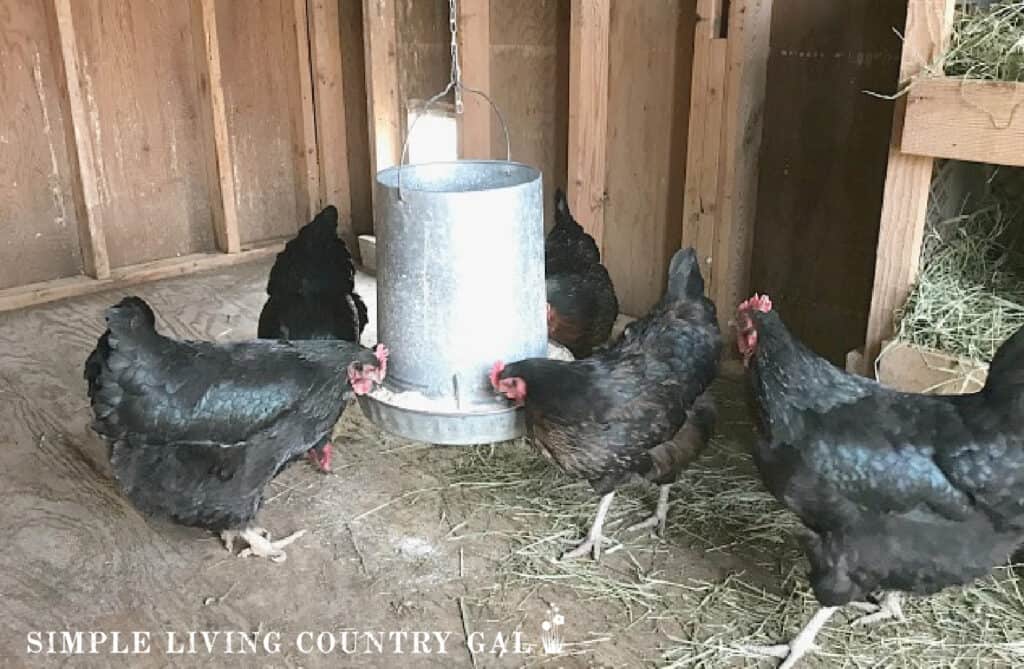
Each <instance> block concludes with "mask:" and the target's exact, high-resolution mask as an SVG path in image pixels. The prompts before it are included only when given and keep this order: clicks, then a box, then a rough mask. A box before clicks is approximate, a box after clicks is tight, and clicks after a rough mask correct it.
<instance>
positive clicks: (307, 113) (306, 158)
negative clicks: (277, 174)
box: [292, 0, 337, 228]
mask: <svg viewBox="0 0 1024 669" xmlns="http://www.w3.org/2000/svg"><path fill="white" fill-rule="evenodd" d="M313 2H314V10H315V6H316V5H318V4H319V5H322V4H323V3H322V2H317V0H313ZM292 6H293V10H292V12H293V15H294V19H295V47H296V53H297V54H298V61H299V73H298V75H299V104H297V105H295V106H294V107H293V109H294V113H295V114H296V115H297V116H298V117H299V118H298V119H297V120H296V124H295V125H296V127H298V128H299V129H300V132H301V136H300V137H299V142H298V147H297V148H298V150H297V152H296V167H297V169H296V172H297V173H298V174H300V175H303V176H304V177H305V179H304V181H305V188H304V189H303V190H304V191H305V198H304V199H305V201H306V211H305V215H304V216H303V217H302V220H301V221H296V228H298V227H299V226H300V225H303V224H304V223H305V221H308V220H310V219H312V218H313V215H314V214H315V213H316V212H317V211H319V210H320V207H321V206H322V205H323V203H324V196H323V187H322V184H321V180H320V165H319V158H320V156H319V155H318V152H317V144H318V142H317V120H318V118H317V116H316V115H315V113H314V110H313V99H314V95H313V72H314V70H315V68H316V63H315V62H314V59H315V58H316V49H315V47H313V45H312V44H311V40H310V32H309V29H310V24H311V22H310V18H311V12H310V8H309V6H308V5H307V0H292ZM312 18H313V21H312V26H313V28H314V30H316V28H317V23H316V17H315V16H313V17H312ZM335 32H337V30H335Z"/></svg>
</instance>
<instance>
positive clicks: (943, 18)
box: [858, 0, 954, 376]
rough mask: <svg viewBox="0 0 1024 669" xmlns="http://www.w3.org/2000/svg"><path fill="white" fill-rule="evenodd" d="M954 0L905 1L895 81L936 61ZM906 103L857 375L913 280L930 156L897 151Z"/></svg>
mask: <svg viewBox="0 0 1024 669" xmlns="http://www.w3.org/2000/svg"><path fill="white" fill-rule="evenodd" d="M953 6H954V0H907V23H906V28H905V30H904V33H903V35H904V41H903V55H902V56H901V58H900V82H908V81H910V80H911V79H912V78H914V77H915V76H917V75H918V74H919V73H920V72H921V71H922V69H923V68H924V67H925V66H927V65H929V64H931V63H933V62H936V61H937V60H938V58H939V57H940V56H941V54H942V52H943V50H944V49H945V47H946V44H947V42H948V39H949V33H950V30H951V29H952V25H953ZM905 103H906V101H905V100H903V101H902V102H901V103H900V104H897V109H896V111H895V112H894V118H893V128H892V138H891V140H890V145H889V165H888V168H887V170H886V175H885V187H884V190H883V194H882V216H881V221H880V224H879V230H878V250H877V252H876V254H875V280H874V287H873V289H872V293H871V309H870V311H869V312H868V326H867V333H866V335H865V344H864V356H863V358H862V359H861V369H860V370H858V371H860V373H862V374H865V375H868V376H873V375H874V362H875V358H877V357H878V354H879V352H880V351H881V346H882V340H883V339H885V338H887V337H889V336H890V334H891V333H892V330H893V316H894V314H895V311H896V309H897V308H899V307H900V306H901V305H902V304H903V303H904V302H905V301H906V299H907V295H908V294H909V293H910V287H911V286H912V285H913V283H914V281H915V280H916V279H917V268H918V263H919V261H920V258H921V240H922V238H923V236H924V226H925V222H926V219H927V216H928V195H929V192H930V189H931V180H932V158H930V157H923V156H915V155H910V154H905V153H902V152H901V151H900V150H899V141H900V137H901V136H902V134H903V118H904V114H905V108H904V105H905Z"/></svg>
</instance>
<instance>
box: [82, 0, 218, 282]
mask: <svg viewBox="0 0 1024 669" xmlns="http://www.w3.org/2000/svg"><path fill="white" fill-rule="evenodd" d="M70 7H71V19H72V22H73V25H74V29H73V33H74V36H75V40H76V45H75V48H76V49H77V57H78V66H77V67H68V68H67V69H68V70H69V71H75V70H77V71H78V72H79V75H80V77H79V82H78V83H79V86H78V90H79V91H80V93H81V110H80V111H81V115H79V114H73V115H72V116H73V117H76V116H80V118H79V119H77V120H76V125H78V124H79V123H84V124H85V127H84V129H85V130H86V131H87V133H88V137H89V139H90V141H91V143H92V147H93V150H92V152H91V156H90V155H89V152H88V151H86V152H85V153H82V152H80V155H79V162H80V164H81V171H82V176H83V183H84V182H85V179H86V175H89V174H91V175H93V177H94V178H95V189H96V192H95V197H96V202H95V203H94V204H93V205H92V206H91V210H92V211H95V212H97V214H98V215H99V216H100V218H99V219H98V220H99V221H101V222H102V229H103V233H104V235H105V236H106V242H107V250H108V252H109V256H110V265H111V267H123V266H125V265H132V264H137V263H140V262H148V261H151V260H157V259H160V258H169V257H175V256H179V255H187V254H190V253H197V252H209V251H212V250H213V249H214V238H213V237H214V235H213V230H212V225H211V220H210V207H209V202H210V192H209V188H208V182H207V179H206V175H205V173H204V171H203V170H202V169H196V165H202V164H204V160H205V159H204V152H205V151H206V147H205V146H204V143H203V138H202V134H201V132H200V127H199V124H197V123H196V121H195V119H196V115H197V114H198V105H199V101H198V99H197V95H196V90H195V87H194V84H193V82H194V81H195V79H194V72H195V67H196V65H195V57H196V54H195V50H194V48H193V40H192V38H191V30H192V15H191V6H190V3H165V2H158V1H155V0H139V1H138V2H130V3H108V2H96V1H89V2H72V3H70ZM141 45H145V47H144V48H142V46H141ZM73 88H74V87H72V86H69V91H71V90H73ZM72 101H74V96H73V95H72ZM79 146H80V148H81V147H82V146H84V145H83V144H80V145H79ZM87 190H88V189H87ZM87 205H89V202H88V200H87Z"/></svg>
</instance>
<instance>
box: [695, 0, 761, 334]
mask: <svg viewBox="0 0 1024 669" xmlns="http://www.w3.org/2000/svg"><path fill="white" fill-rule="evenodd" d="M726 11H727V12H728V15H726V13H725V12H726ZM771 11H772V1H771V0H732V1H731V2H728V3H726V2H724V0H698V3H697V15H698V20H697V25H696V27H695V32H694V60H693V74H692V88H691V97H690V127H689V139H688V143H687V167H686V186H685V189H684V192H683V220H682V245H683V246H684V247H685V246H693V247H694V248H695V249H696V250H697V254H698V257H699V258H700V262H701V271H702V272H703V273H704V277H705V281H706V283H707V291H708V295H709V296H710V297H711V299H712V300H714V301H715V303H716V304H718V305H719V317H720V319H721V320H722V322H723V324H724V323H725V322H726V321H727V320H728V319H729V318H730V315H731V312H732V308H733V307H735V305H737V304H739V303H740V302H741V301H742V300H743V299H744V298H745V297H746V292H747V290H748V287H749V284H750V254H751V251H752V248H753V238H754V235H753V230H754V215H755V212H756V207H757V180H758V162H759V160H758V156H759V153H760V149H761V130H762V128H761V125H762V119H763V109H764V93H765V79H766V75H767V64H768V38H769V35H770V32H771Z"/></svg>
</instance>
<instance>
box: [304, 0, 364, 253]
mask: <svg viewBox="0 0 1024 669" xmlns="http://www.w3.org/2000/svg"><path fill="white" fill-rule="evenodd" d="M311 25H312V43H311V44H312V49H311V54H312V59H313V75H314V76H313V97H314V99H315V100H316V119H317V152H318V153H319V156H320V192H321V197H322V199H323V204H333V205H334V206H335V207H337V208H338V215H339V216H338V217H339V219H340V220H339V228H340V230H339V232H340V234H341V237H342V239H344V240H345V244H346V245H348V248H349V249H350V250H353V249H355V248H356V246H357V244H356V235H355V233H354V232H353V229H352V197H351V194H350V193H351V186H350V184H349V162H348V157H349V149H348V135H347V132H348V119H347V117H346V114H345V100H344V98H345V95H344V90H345V78H344V75H343V73H342V55H341V17H340V7H339V5H338V0H312V23H311ZM355 252H356V251H354V250H353V253H355Z"/></svg>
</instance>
